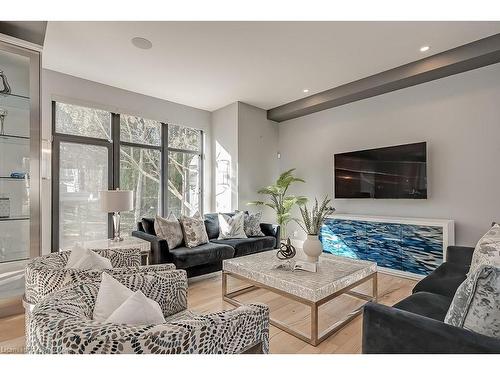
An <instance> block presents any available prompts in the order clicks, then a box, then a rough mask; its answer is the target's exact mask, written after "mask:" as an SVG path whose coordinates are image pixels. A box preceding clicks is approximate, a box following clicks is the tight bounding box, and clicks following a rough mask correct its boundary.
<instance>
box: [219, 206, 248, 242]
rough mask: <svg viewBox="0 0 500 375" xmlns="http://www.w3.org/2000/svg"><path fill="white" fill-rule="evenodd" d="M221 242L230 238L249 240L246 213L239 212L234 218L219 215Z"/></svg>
mask: <svg viewBox="0 0 500 375" xmlns="http://www.w3.org/2000/svg"><path fill="white" fill-rule="evenodd" d="M218 217H219V238H218V239H219V240H226V239H229V238H247V235H246V234H245V217H244V212H238V213H237V214H235V215H234V216H229V215H226V214H219V215H218Z"/></svg>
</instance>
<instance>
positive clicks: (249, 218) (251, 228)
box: [244, 212, 265, 237]
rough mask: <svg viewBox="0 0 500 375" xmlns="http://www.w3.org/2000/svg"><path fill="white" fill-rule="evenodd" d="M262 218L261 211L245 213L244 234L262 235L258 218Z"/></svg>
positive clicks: (248, 235)
mask: <svg viewBox="0 0 500 375" xmlns="http://www.w3.org/2000/svg"><path fill="white" fill-rule="evenodd" d="M261 219H262V212H257V213H256V214H251V213H248V214H247V213H245V223H244V227H245V234H246V235H247V237H264V236H265V234H264V233H262V230H261V229H260V220H261Z"/></svg>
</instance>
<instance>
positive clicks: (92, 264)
mask: <svg viewBox="0 0 500 375" xmlns="http://www.w3.org/2000/svg"><path fill="white" fill-rule="evenodd" d="M74 251H75V255H74V256H73V258H72V257H71V255H73V252H74ZM65 268H75V269H79V270H102V269H111V268H113V265H112V264H111V261H110V260H109V259H108V258H105V257H103V256H101V255H99V254H97V253H96V252H94V251H92V250H89V249H84V248H81V247H75V248H74V249H73V250H72V251H71V254H70V257H69V259H68V262H67V263H66V266H65Z"/></svg>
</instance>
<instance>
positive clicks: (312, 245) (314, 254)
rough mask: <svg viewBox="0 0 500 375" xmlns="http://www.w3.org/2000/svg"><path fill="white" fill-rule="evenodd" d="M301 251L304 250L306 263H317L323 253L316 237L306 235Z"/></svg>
mask: <svg viewBox="0 0 500 375" xmlns="http://www.w3.org/2000/svg"><path fill="white" fill-rule="evenodd" d="M302 250H304V253H305V254H306V257H307V261H308V262H317V261H318V258H319V256H320V255H321V253H322V252H323V245H322V244H321V241H320V240H319V238H318V236H317V235H311V234H308V235H307V239H306V240H305V241H304V244H303V245H302Z"/></svg>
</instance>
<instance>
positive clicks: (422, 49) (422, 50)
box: [420, 46, 431, 52]
mask: <svg viewBox="0 0 500 375" xmlns="http://www.w3.org/2000/svg"><path fill="white" fill-rule="evenodd" d="M430 49H431V47H429V46H422V47H420V52H427V51H428V50H430Z"/></svg>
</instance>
